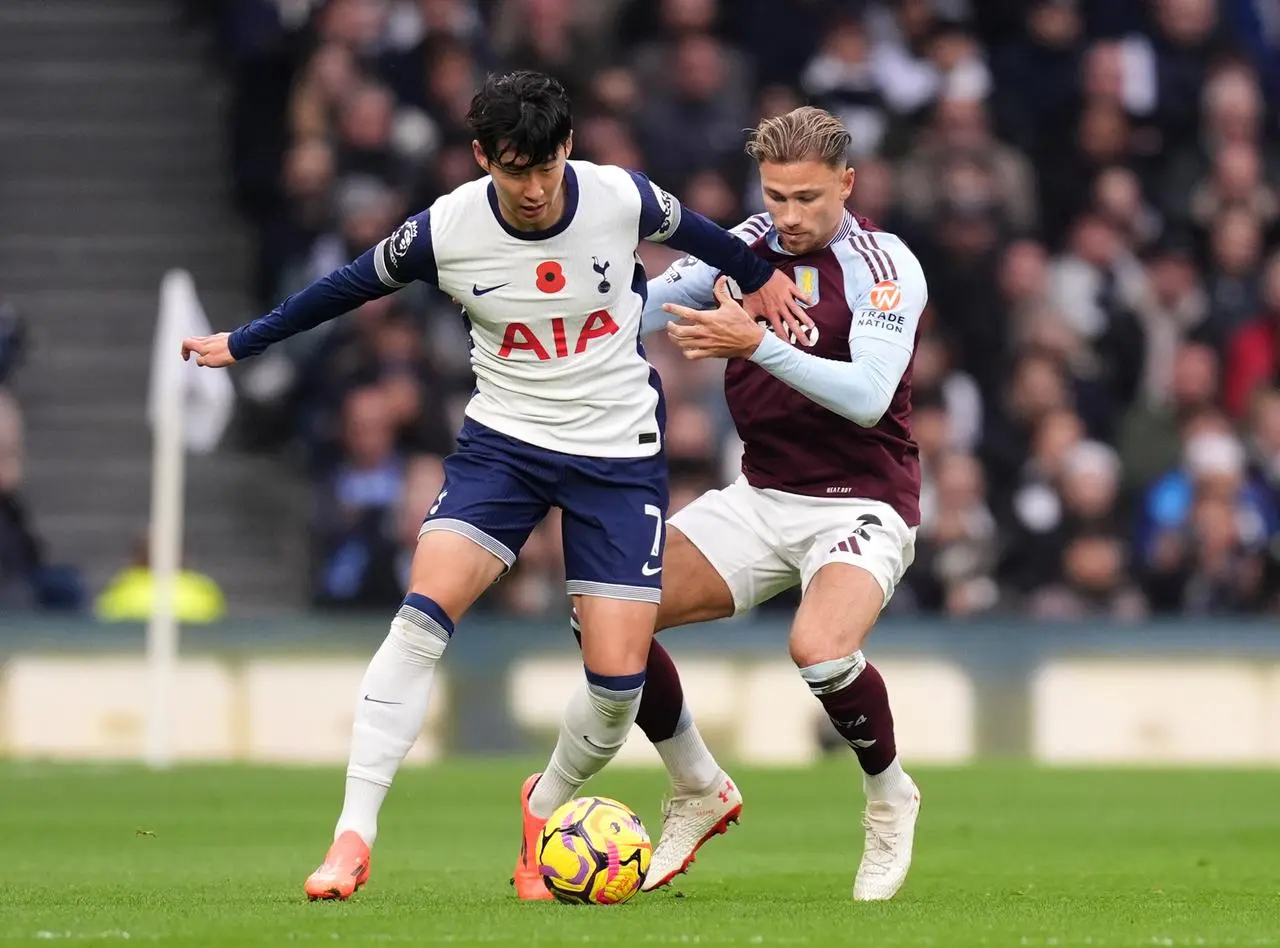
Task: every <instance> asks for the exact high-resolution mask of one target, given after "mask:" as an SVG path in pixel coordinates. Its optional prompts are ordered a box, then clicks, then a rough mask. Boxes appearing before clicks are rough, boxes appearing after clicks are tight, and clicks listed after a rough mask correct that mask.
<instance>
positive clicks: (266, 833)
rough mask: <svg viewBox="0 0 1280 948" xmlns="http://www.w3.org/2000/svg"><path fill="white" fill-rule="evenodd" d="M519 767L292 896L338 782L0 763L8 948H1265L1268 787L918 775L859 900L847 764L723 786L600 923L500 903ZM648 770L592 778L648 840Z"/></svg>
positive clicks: (479, 784)
mask: <svg viewBox="0 0 1280 948" xmlns="http://www.w3.org/2000/svg"><path fill="white" fill-rule="evenodd" d="M527 773H528V768H526V767H522V766H520V764H519V763H512V762H497V761H454V762H450V763H447V764H443V765H440V766H437V767H433V768H428V769H414V770H410V771H406V772H405V773H404V774H403V775H402V776H401V778H400V779H399V781H398V782H397V784H396V786H395V788H394V790H393V791H392V794H391V797H390V799H389V801H388V803H387V806H386V807H385V809H384V811H383V815H382V823H381V837H380V839H379V842H378V846H377V849H376V850H375V852H374V861H373V877H372V882H371V883H370V884H369V885H368V886H366V887H365V888H364V889H363V890H361V891H360V892H359V893H358V894H357V895H356V897H355V898H354V899H352V900H351V901H350V902H347V903H337V902H330V903H321V902H317V903H309V902H307V901H306V898H305V897H304V896H303V894H302V881H303V879H304V878H305V876H306V875H307V873H308V872H310V870H311V869H312V868H314V866H315V864H316V863H317V862H318V861H319V859H320V857H321V856H322V855H323V851H324V849H325V846H326V844H327V843H328V840H329V834H330V831H331V826H332V821H333V819H334V817H335V816H336V813H337V809H338V804H339V796H340V791H341V785H342V774H341V769H340V768H327V769H324V770H309V769H271V768H240V767H208V768H204V767H181V768H178V769H176V770H174V771H172V772H168V773H163V774H149V773H146V772H145V771H142V770H140V769H136V768H130V767H114V766H111V767H107V766H104V767H89V766H58V765H52V764H21V763H11V764H2V765H0V852H2V853H3V860H2V862H0V864H2V865H3V876H4V879H5V883H6V884H5V887H4V892H3V897H2V899H0V945H4V946H7V945H10V944H14V945H18V944H21V945H25V944H41V945H46V944H49V943H50V942H63V941H65V942H74V943H76V944H118V943H120V942H123V941H125V940H127V941H130V942H134V943H149V944H157V945H202V946H203V945H207V946H220V948H221V946H237V945H264V946H285V945H292V944H299V945H308V944H310V945H322V944H323V945H330V944H332V945H339V946H341V945H344V944H346V945H370V946H372V945H381V944H406V945H411V944H417V945H489V946H497V945H583V944H588V945H590V944H599V945H617V946H623V948H626V946H631V945H687V944H692V945H814V946H823V948H827V946H831V948H835V946H844V945H867V946H897V945H916V946H935V948H952V946H963V945H1013V946H1027V945H1030V946H1068V945H1094V946H1105V945H1156V946H1159V945H1280V773H1252V772H1241V771H1218V772H1208V771H1160V772H1156V771H1124V772H1117V771H1054V770H1037V769H1033V768H1029V767H1022V766H1014V765H984V766H980V767H974V768H966V769H957V770H929V769H918V770H916V771H915V776H916V778H917V781H918V783H919V784H920V787H921V791H922V796H923V801H922V803H923V808H922V813H921V821H920V827H919V831H918V835H917V845H916V861H915V865H914V868H913V870H912V875H911V877H910V878H909V880H908V882H907V885H906V887H905V888H904V890H903V891H902V892H901V893H900V895H899V897H898V899H897V900H895V901H894V902H892V903H885V904H871V905H867V904H856V903H854V902H852V901H851V899H850V885H851V882H852V878H853V872H854V869H855V868H856V865H857V862H858V857H859V854H860V852H861V828H860V826H859V816H860V812H861V807H862V797H861V790H860V783H859V781H858V780H857V778H856V776H855V765H854V763H853V761H852V759H849V760H844V759H840V760H835V761H830V762H826V763H823V764H822V765H820V766H818V767H816V768H814V769H811V770H797V771H761V770H749V769H742V768H739V769H737V771H736V772H735V776H736V777H737V778H738V781H739V783H740V785H741V786H742V788H743V792H744V794H745V796H746V809H745V812H744V819H743V823H742V825H741V826H740V827H738V828H736V829H734V830H733V831H732V832H731V833H730V834H729V835H728V836H726V837H723V838H721V839H717V840H715V841H713V842H712V843H711V844H710V845H709V846H708V847H707V848H706V849H704V850H703V855H702V857H701V858H700V859H699V861H698V863H697V864H696V865H695V866H694V869H693V871H692V872H691V873H690V874H689V875H687V876H683V877H681V878H679V879H678V880H677V882H676V884H675V885H674V886H672V887H670V888H668V889H666V890H663V891H660V892H658V893H654V894H650V895H641V896H638V897H637V898H636V899H635V900H633V901H632V902H631V903H629V904H627V905H623V906H614V907H609V908H597V907H578V906H566V905H559V904H554V903H552V904H546V903H539V904H532V905H524V904H520V903H518V902H517V901H516V899H515V898H514V896H513V894H512V890H511V889H510V887H509V886H508V881H507V880H508V878H509V875H510V870H511V865H512V862H513V860H514V856H515V853H516V850H517V848H518V845H519V843H518V837H517V833H518V826H519V815H518V812H517V809H516V804H515V801H516V796H517V791H518V788H519V785H520V781H521V779H522V778H523V777H524V776H525V775H526V774H527ZM664 783H665V781H664V778H663V775H662V774H660V773H658V772H650V771H634V770H632V771H628V770H620V771H615V772H613V773H605V774H603V775H601V777H599V778H597V780H596V781H595V782H594V783H593V784H592V785H591V786H590V790H591V792H595V793H600V794H605V795H610V796H616V797H618V798H620V799H622V800H624V801H627V802H628V803H630V804H631V805H633V806H635V807H636V809H637V810H639V812H640V814H641V816H642V817H643V818H644V819H645V821H646V822H647V824H648V825H649V828H650V830H651V832H653V833H655V834H656V832H657V830H658V804H659V800H660V797H661V794H662V792H663V789H664Z"/></svg>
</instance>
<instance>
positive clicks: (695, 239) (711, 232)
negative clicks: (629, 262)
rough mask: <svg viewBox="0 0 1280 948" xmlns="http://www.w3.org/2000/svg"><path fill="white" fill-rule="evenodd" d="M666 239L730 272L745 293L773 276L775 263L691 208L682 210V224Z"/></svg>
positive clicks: (750, 291)
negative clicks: (757, 253) (765, 259)
mask: <svg viewBox="0 0 1280 948" xmlns="http://www.w3.org/2000/svg"><path fill="white" fill-rule="evenodd" d="M666 242H667V243H668V244H669V245H670V246H672V247H675V248H676V249H677V250H683V251H684V252H685V253H688V254H692V255H693V256H695V257H697V258H698V259H699V260H703V261H705V262H706V263H709V264H711V266H713V267H715V268H716V269H717V270H719V271H720V272H722V273H727V274H728V275H729V276H731V277H733V279H734V280H736V281H737V282H738V285H739V286H740V287H742V291H743V292H744V293H754V292H755V291H756V290H758V289H760V287H762V286H764V285H765V284H766V283H768V282H769V278H770V277H772V276H773V267H771V266H770V265H769V264H768V263H766V262H765V261H764V260H762V259H760V257H758V256H756V255H755V254H754V253H752V252H751V248H750V246H748V244H746V243H745V242H744V241H742V240H739V239H738V238H737V237H735V236H733V234H731V233H729V232H728V231H727V230H725V229H724V228H723V227H721V226H720V225H719V224H716V223H714V222H713V221H710V220H708V219H707V218H705V217H703V216H702V215H701V214H699V213H697V212H696V211H691V210H689V209H688V208H685V209H684V210H683V211H682V212H681V215H680V224H679V226H677V227H676V229H675V231H674V232H673V233H672V234H671V236H670V237H668V238H667V241H666Z"/></svg>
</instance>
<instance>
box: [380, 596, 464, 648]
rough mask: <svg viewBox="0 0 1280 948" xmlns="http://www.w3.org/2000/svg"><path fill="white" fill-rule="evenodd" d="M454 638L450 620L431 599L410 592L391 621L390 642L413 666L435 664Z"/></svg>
mask: <svg viewBox="0 0 1280 948" xmlns="http://www.w3.org/2000/svg"><path fill="white" fill-rule="evenodd" d="M452 637H453V620H452V619H450V618H449V615H448V613H446V612H445V611H444V609H442V608H441V607H440V605H439V604H438V603H437V602H436V601H435V600H433V599H431V598H429V597H427V596H423V595H421V594H419V593H409V595H407V596H405V597H404V602H402V603H401V604H400V609H399V610H398V611H397V612H396V617H395V619H394V620H392V622H391V634H390V639H391V640H392V642H393V643H394V644H395V646H396V647H397V648H398V649H399V650H400V651H401V652H403V653H404V654H405V655H406V656H407V657H408V658H410V659H411V660H412V661H413V662H414V663H415V664H419V665H427V664H434V663H435V662H438V661H439V660H440V658H441V656H443V655H444V650H445V648H446V647H447V646H448V644H449V640H450V639H451V638H452Z"/></svg>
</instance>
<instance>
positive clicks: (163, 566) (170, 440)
mask: <svg viewBox="0 0 1280 948" xmlns="http://www.w3.org/2000/svg"><path fill="white" fill-rule="evenodd" d="M211 332H212V330H211V329H210V327H209V319H208V317H207V316H205V312H204V307H203V306H201V305H200V298H199V297H198V296H197V295H196V286H195V281H194V280H192V278H191V274H190V273H188V272H187V271H186V270H170V271H169V272H168V273H166V274H165V275H164V278H163V279H162V280H161V282H160V317H159V321H158V323H157V325H156V335H155V341H154V343H153V345H152V350H151V386H150V391H149V392H148V395H147V421H148V422H149V423H150V425H151V432H152V460H151V576H152V581H153V583H154V588H155V601H154V603H153V605H152V610H151V617H150V620H149V622H148V623H147V669H148V677H149V679H150V687H149V691H150V701H149V707H148V712H147V744H146V759H147V763H148V764H149V765H150V766H151V767H155V768H161V767H167V766H168V765H169V762H170V760H171V756H172V754H171V746H170V745H171V742H170V730H169V724H170V720H171V717H172V707H171V702H170V693H171V690H172V687H171V686H172V681H173V671H174V667H175V665H176V663H177V657H178V623H177V620H176V616H175V610H174V602H173V591H174V580H175V579H176V577H177V574H178V570H179V569H180V567H181V559H182V514H183V507H184V493H185V491H184V480H185V473H184V464H183V462H184V460H185V458H184V454H185V449H187V448H189V449H190V450H192V451H194V452H196V453H198V454H208V453H209V452H210V451H212V450H213V449H214V448H216V447H217V446H218V442H219V441H220V440H221V439H222V433H223V431H225V430H226V427H227V424H228V422H230V420H231V413H232V411H233V410H234V408H235V389H234V387H233V386H232V384H231V379H230V378H229V377H228V375H227V373H226V371H225V370H223V369H209V368H201V367H200V366H197V365H196V363H195V360H194V359H193V360H192V361H190V362H183V361H182V340H183V339H184V338H186V337H187V336H207V335H209V334H210V333H211Z"/></svg>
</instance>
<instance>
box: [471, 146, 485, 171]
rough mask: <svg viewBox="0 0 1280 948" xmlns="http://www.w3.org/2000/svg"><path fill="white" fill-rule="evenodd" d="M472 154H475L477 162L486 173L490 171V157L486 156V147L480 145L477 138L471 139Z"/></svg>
mask: <svg viewBox="0 0 1280 948" xmlns="http://www.w3.org/2000/svg"><path fill="white" fill-rule="evenodd" d="M471 154H473V155H474V156H475V159H476V164H478V165H479V166H480V168H481V170H483V171H484V173H485V174H488V173H489V159H488V158H487V157H486V156H485V153H484V149H483V148H481V147H480V143H479V142H478V141H476V140H475V139H472V140H471Z"/></svg>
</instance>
